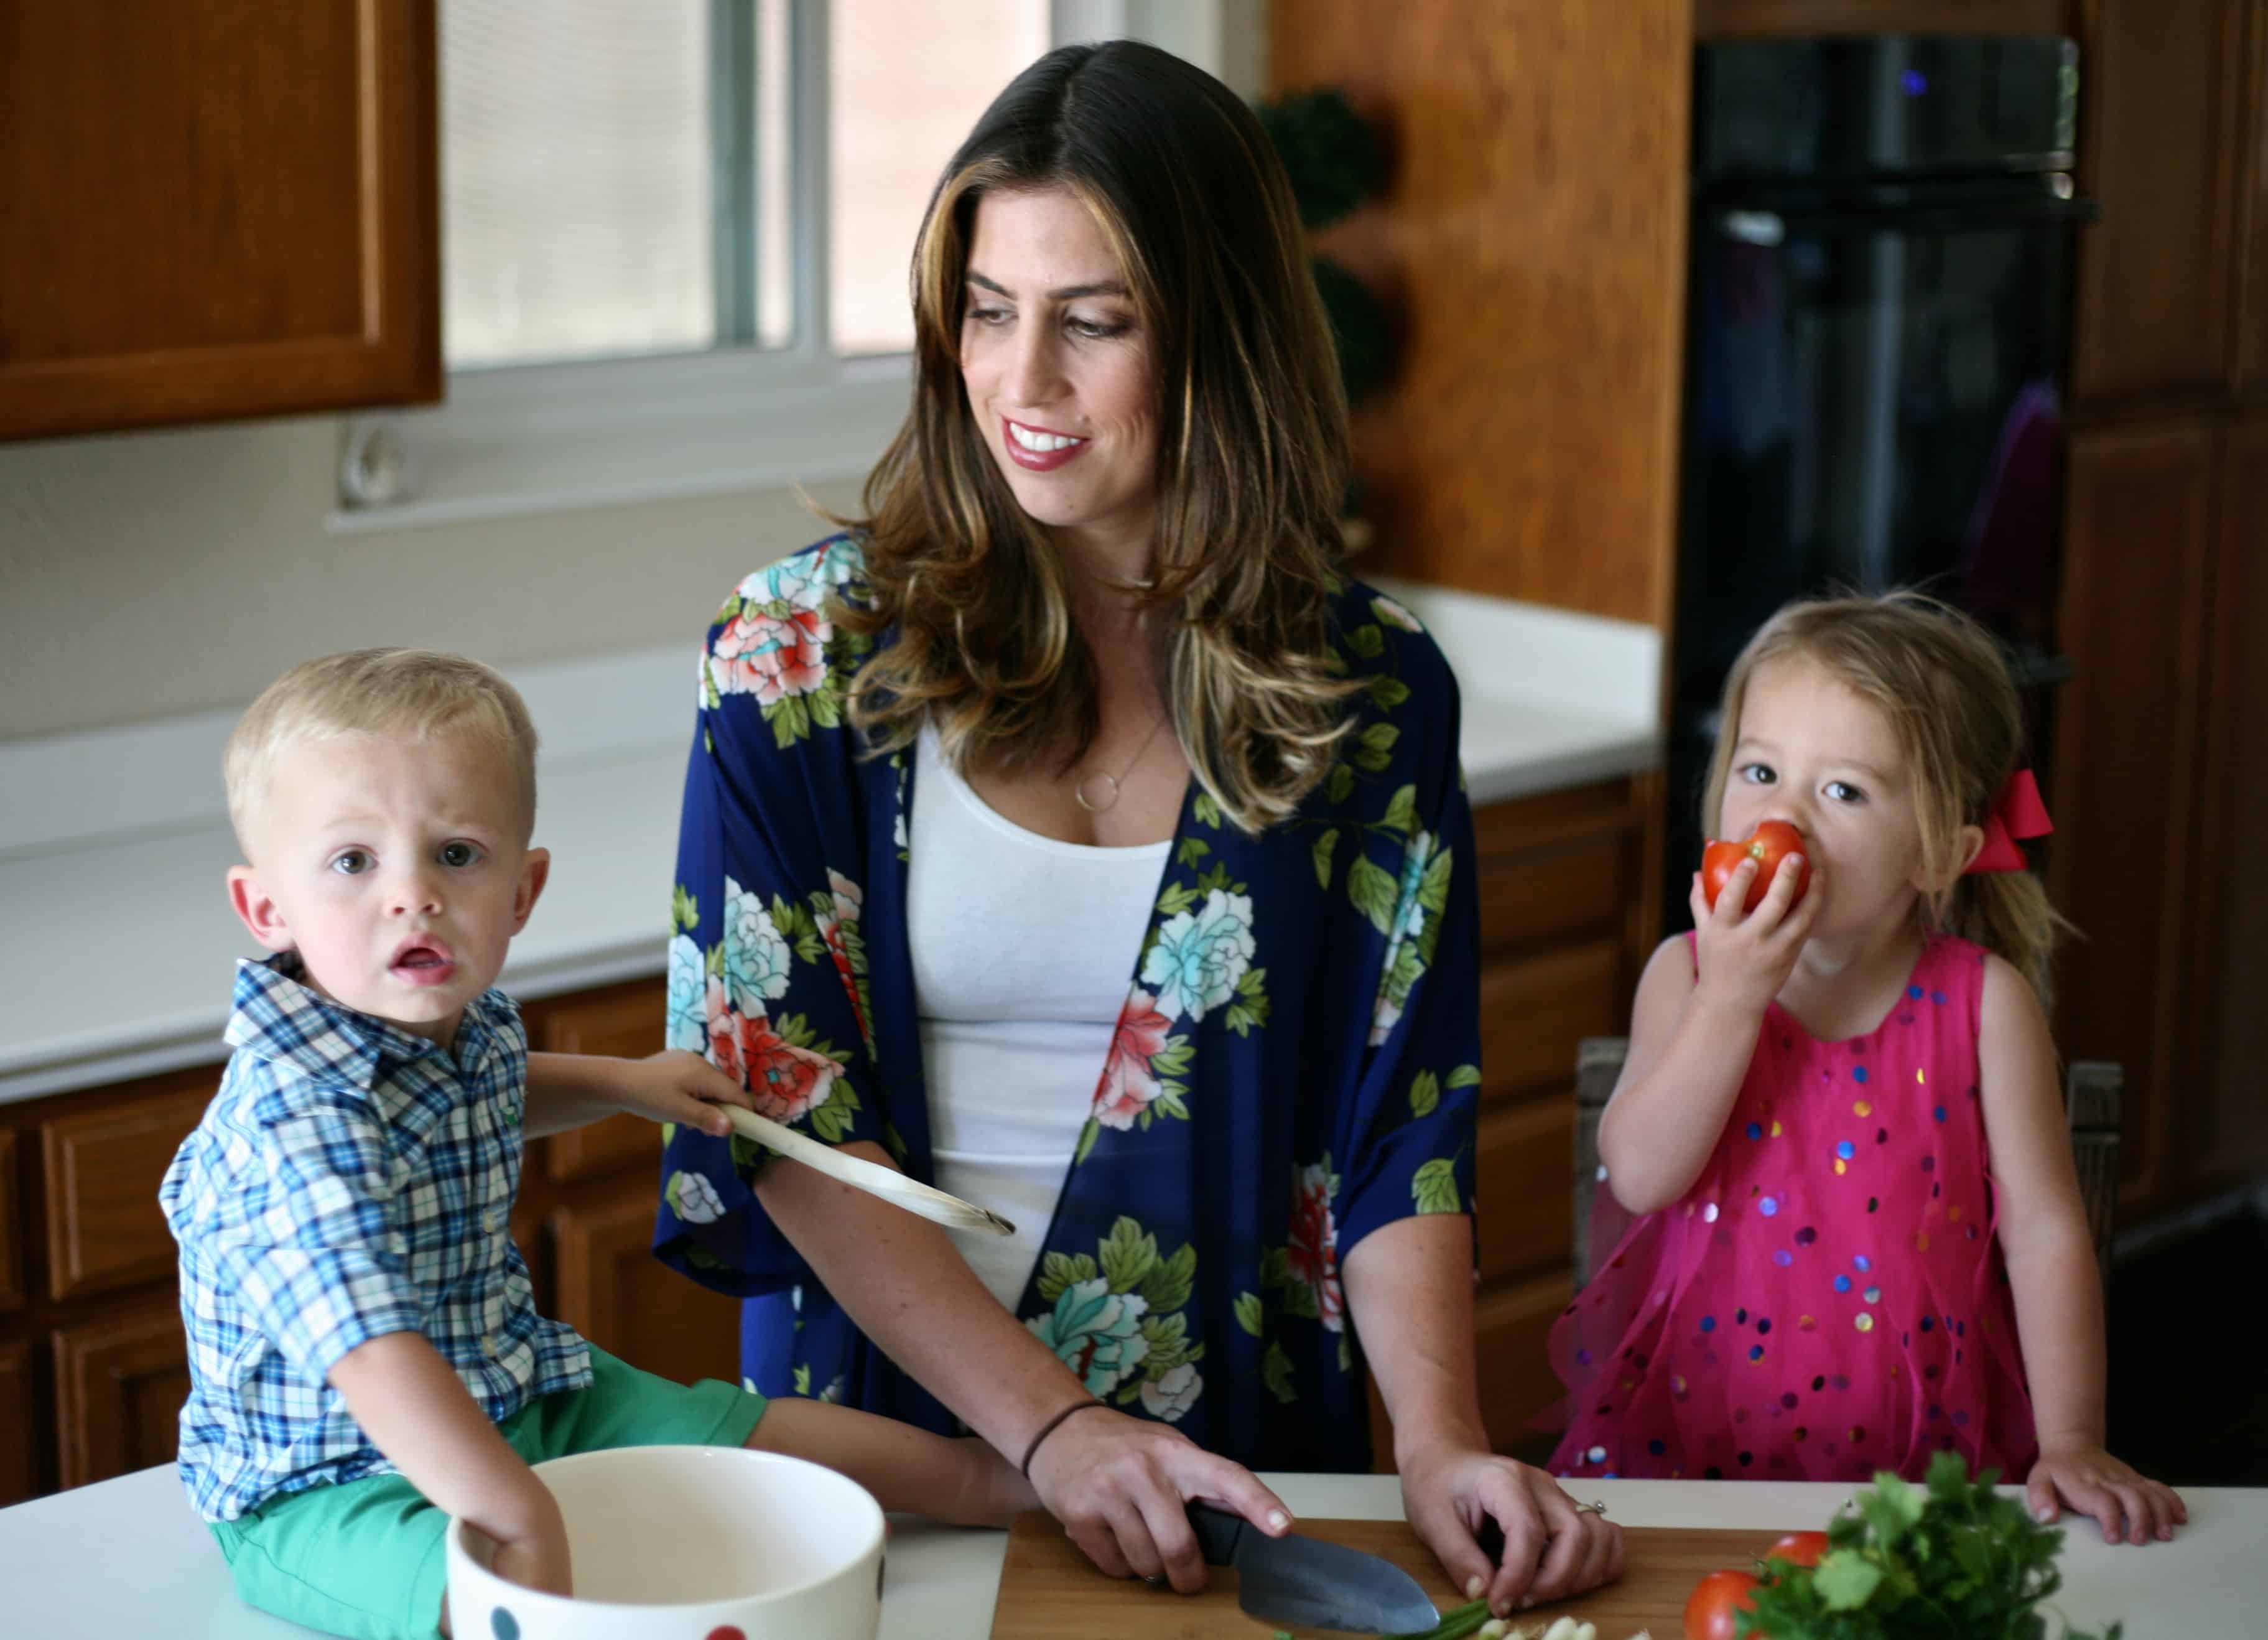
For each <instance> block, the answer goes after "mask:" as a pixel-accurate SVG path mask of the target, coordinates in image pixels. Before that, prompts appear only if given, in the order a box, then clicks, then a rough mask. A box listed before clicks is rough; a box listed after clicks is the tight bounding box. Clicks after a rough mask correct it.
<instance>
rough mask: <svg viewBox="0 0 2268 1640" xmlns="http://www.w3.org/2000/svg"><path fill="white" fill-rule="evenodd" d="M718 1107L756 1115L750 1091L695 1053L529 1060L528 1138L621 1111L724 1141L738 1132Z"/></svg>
mask: <svg viewBox="0 0 2268 1640" xmlns="http://www.w3.org/2000/svg"><path fill="white" fill-rule="evenodd" d="M719 1104H737V1105H740V1106H741V1107H742V1108H744V1109H746V1110H751V1111H753V1110H755V1108H756V1102H755V1100H754V1099H753V1098H751V1097H749V1095H748V1090H747V1089H746V1088H743V1087H742V1086H740V1083H739V1082H735V1081H734V1080H733V1078H732V1077H730V1076H727V1075H725V1073H724V1072H723V1071H720V1070H718V1068H717V1067H715V1066H714V1065H711V1063H710V1062H709V1061H708V1060H705V1059H703V1058H702V1057H701V1055H699V1054H698V1053H686V1052H684V1051H683V1050H681V1049H679V1050H674V1051H672V1052H668V1053H657V1054H654V1055H653V1056H652V1058H650V1059H643V1060H622V1059H609V1058H607V1057H605V1056H604V1055H601V1054H596V1053H531V1054H529V1055H528V1056H527V1113H526V1116H525V1118H524V1127H525V1131H526V1133H527V1137H529V1138H530V1139H541V1137H543V1135H545V1134H557V1133H564V1132H566V1131H567V1130H568V1129H569V1128H571V1127H583V1126H585V1124H586V1123H590V1122H595V1121H600V1120H602V1119H605V1118H607V1117H609V1116H615V1115H619V1114H621V1113H622V1112H624V1111H628V1112H632V1113H633V1114H635V1115H639V1116H645V1117H650V1118H652V1119H653V1120H655V1121H657V1122H678V1123H681V1124H683V1125H684V1126H686V1127H697V1128H699V1129H700V1130H701V1131H702V1132H703V1133H708V1134H716V1135H717V1136H718V1138H720V1139H721V1138H723V1137H724V1136H725V1135H726V1134H730V1133H731V1132H732V1131H733V1126H732V1124H731V1123H730V1122H728V1121H726V1120H725V1112H722V1111H720V1110H718V1109H717V1106H718V1105H719Z"/></svg>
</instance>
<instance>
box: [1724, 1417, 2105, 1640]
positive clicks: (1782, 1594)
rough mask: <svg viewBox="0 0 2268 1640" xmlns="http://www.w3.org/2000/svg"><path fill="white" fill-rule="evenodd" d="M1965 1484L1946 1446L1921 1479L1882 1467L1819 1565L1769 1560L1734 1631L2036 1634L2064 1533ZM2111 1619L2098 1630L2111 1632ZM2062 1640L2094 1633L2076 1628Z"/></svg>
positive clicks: (1820, 1636)
mask: <svg viewBox="0 0 2268 1640" xmlns="http://www.w3.org/2000/svg"><path fill="white" fill-rule="evenodd" d="M1997 1480H1999V1471H1998V1470H1997V1469H1987V1470H1985V1471H1984V1472H1983V1473H1982V1474H1979V1475H1978V1476H1977V1479H1976V1481H1974V1482H1973V1483H1972V1482H1971V1481H1970V1478H1969V1468H1968V1466H1967V1465H1966V1464H1964V1463H1962V1460H1961V1459H1960V1458H1959V1457H1957V1456H1956V1455H1955V1454H1954V1453H1952V1452H1940V1453H1938V1454H1937V1456H1936V1457H1935V1458H1934V1459H1932V1460H1931V1463H1930V1466H1929V1474H1928V1475H1927V1477H1926V1481H1925V1483H1924V1485H1923V1486H1920V1487H1916V1486H1912V1485H1910V1484H1908V1483H1907V1482H1906V1481H1902V1480H1900V1479H1899V1478H1898V1477H1897V1476H1896V1475H1895V1474H1890V1473H1889V1472H1888V1471H1883V1472H1881V1473H1880V1474H1876V1475H1875V1477H1874V1490H1872V1491H1870V1492H1861V1493H1859V1495H1858V1496H1857V1497H1855V1498H1854V1499H1852V1505H1855V1512H1854V1511H1853V1509H1852V1507H1846V1508H1845V1510H1844V1511H1842V1512H1841V1513H1839V1514H1837V1516H1836V1518H1835V1519H1834V1520H1833V1521H1831V1522H1830V1523H1829V1525H1828V1528H1827V1546H1828V1547H1827V1552H1826V1553H1825V1554H1824V1555H1821V1556H1820V1560H1819V1564H1818V1565H1817V1566H1816V1567H1810V1568H1807V1567H1801V1566H1792V1565H1790V1564H1789V1563H1788V1562H1785V1561H1775V1562H1771V1563H1770V1564H1771V1575H1770V1576H1768V1577H1766V1578H1765V1579H1764V1581H1763V1582H1761V1583H1759V1584H1758V1585H1756V1591H1755V1592H1754V1594H1753V1595H1752V1596H1751V1597H1750V1599H1751V1600H1752V1602H1753V1605H1752V1607H1751V1608H1750V1609H1749V1610H1748V1611H1742V1612H1740V1613H1739V1614H1737V1615H1736V1617H1735V1620H1734V1621H1735V1624H1736V1632H1737V1633H1738V1634H1740V1635H1741V1636H1743V1637H1744V1640H1746V1637H1747V1636H1758V1637H1759V1640H1761V1637H1762V1636H1770V1640H2040V1637H2041V1636H2044V1635H2045V1634H2046V1632H2047V1620H2046V1619H2045V1618H2043V1617H2042V1616H2041V1615H2040V1614H2039V1611H2038V1609H2037V1608H2038V1607H2039V1605H2040V1603H2041V1602H2042V1601H2043V1600H2045V1599H2047V1598H2048V1597H2049V1596H2050V1595H2051V1594H2053V1593H2054V1592H2056V1591H2057V1589H2058V1588H2060V1587H2061V1586H2062V1584H2063V1575H2062V1574H2061V1573H2060V1572H2058V1570H2056V1555H2058V1553H2059V1552H2060V1551H2061V1549H2062V1548H2063V1533H2061V1532H2059V1531H2058V1530H2056V1529H2054V1528H2052V1527H2049V1526H2043V1525H2040V1524H2039V1523H2038V1522H2037V1521H2036V1520H2034V1519H2033V1518H2031V1516H2030V1515H2029V1514H2028V1513H2027V1512H2026V1511H2025V1509H2024V1504H2023V1501H2022V1500H2021V1498H2015V1497H2003V1496H2000V1495H1999V1493H1998V1492H1995V1491H1994V1490H1993V1489H1992V1485H1993V1482H1994V1481H1997ZM2119 1632H2120V1630H2119V1626H2118V1625H2117V1624H2116V1623H2113V1624H2112V1625H2111V1626H2110V1630H2109V1632H2108V1633H2107V1635H2105V1636H2103V1640H2118V1636H2119ZM2066 1640H2094V1637H2093V1636H2088V1635H2084V1634H2081V1633H2080V1632H2079V1631H2077V1630H2075V1629H2074V1630H2073V1631H2071V1632H2070V1633H2069V1634H2068V1635H2066Z"/></svg>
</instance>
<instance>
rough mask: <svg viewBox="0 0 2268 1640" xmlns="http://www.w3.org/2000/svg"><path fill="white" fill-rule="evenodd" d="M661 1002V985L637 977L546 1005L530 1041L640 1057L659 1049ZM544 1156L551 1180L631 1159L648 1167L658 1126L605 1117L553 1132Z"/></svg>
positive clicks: (546, 1048)
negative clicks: (582, 1125)
mask: <svg viewBox="0 0 2268 1640" xmlns="http://www.w3.org/2000/svg"><path fill="white" fill-rule="evenodd" d="M665 1001H666V991H665V987H664V986H662V985H660V984H659V982H657V981H654V980H649V979H640V980H636V981H633V982H632V983H631V984H629V985H619V986H610V987H609V988H608V989H607V990H604V991H590V992H585V993H582V994H579V995H577V996H573V997H570V998H567V999H565V1000H563V1001H558V1002H555V1003H551V1004H549V1005H547V1006H546V1007H545V1008H543V1009H542V1011H541V1015H540V1016H538V1018H537V1020H536V1022H535V1025H534V1031H533V1033H532V1035H533V1037H534V1045H535V1046H536V1047H537V1048H539V1049H541V1051H543V1052H545V1053H606V1054H612V1055H615V1056H616V1057H619V1058H622V1059H644V1057H645V1056H646V1055H647V1054H649V1053H659V1052H660V1051H661V1045H662V1034H661V1032H662V1010H663V1007H664V1004H665ZM544 1155H545V1162H544V1166H545V1169H546V1171H549V1174H550V1175H551V1177H552V1178H556V1179H571V1178H593V1177H595V1176H597V1175H599V1174H600V1173H611V1172H614V1171H617V1170H619V1169H622V1168H625V1167H629V1166H631V1165H633V1164H643V1165H644V1166H645V1167H647V1168H649V1169H651V1168H652V1166H653V1165H654V1164H656V1163H658V1162H659V1160H660V1159H661V1129H660V1128H659V1127H658V1126H656V1125H655V1124H654V1123H652V1122H650V1121H647V1120H646V1119H644V1117H642V1116H610V1117H608V1119H606V1120H605V1121H603V1122H593V1123H592V1124H591V1125H590V1126H589V1127H578V1128H576V1129H575V1130H574V1131H573V1132H571V1133H564V1134H556V1135H555V1136H554V1137H553V1138H551V1139H550V1140H549V1141H547V1142H546V1144H545V1146H544Z"/></svg>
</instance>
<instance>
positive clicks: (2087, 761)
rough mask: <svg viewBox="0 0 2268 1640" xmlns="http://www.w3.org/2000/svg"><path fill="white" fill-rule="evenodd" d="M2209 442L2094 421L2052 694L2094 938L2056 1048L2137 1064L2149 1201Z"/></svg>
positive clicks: (2167, 1159)
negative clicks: (2097, 425)
mask: <svg viewBox="0 0 2268 1640" xmlns="http://www.w3.org/2000/svg"><path fill="white" fill-rule="evenodd" d="M2214 447H2215V445H2214V436H2213V430H2212V428H2211V427H2209V426H2206V425H2202V424H2185V425H2172V426H2161V425H2151V426H2147V427H2142V428H2132V429H2119V430H2116V431H2110V432H2094V433H2085V434H2081V435H2080V436H2079V437H2077V438H2075V439H2074V440H2073V441H2072V449H2071V464H2070V479H2069V487H2068V491H2067V499H2066V504H2065V505H2066V511H2065V532H2064V555H2065V556H2064V586H2063V597H2062V607H2061V609H2060V611H2059V614H2058V630H2059V632H2060V633H2061V637H2062V643H2063V647H2064V650H2065V653H2066V654H2068V655H2070V657H2071V659H2072V664H2073V669H2074V673H2075V676H2073V680H2072V681H2071V683H2068V684H2066V686H2065V689H2064V692H2063V698H2061V699H2060V700H2059V701H2058V705H2057V735H2056V745H2055V760H2054V765H2053V768H2054V776H2053V779H2054V789H2053V790H2052V791H2051V792H2050V793H2049V794H2048V796H2049V806H2050V807H2051V809H2052V810H2053V812H2054V814H2055V816H2056V826H2057V831H2056V834H2055V836H2054V838H2052V839H2051V842H2050V843H2049V845H2048V848H2047V880H2048V891H2049V894H2050V897H2051V898H2052V899H2053V900H2054V901H2055V903H2056V905H2058V907H2059V908H2060V909H2061V910H2062V911H2063V912H2064V914H2065V915H2066V916H2067V917H2069V918H2070V919H2071V920H2073V922H2075V923H2076V924H2078V926H2079V928H2080V932H2081V934H2082V935H2084V936H2085V937H2084V938H2083V939H2081V940H2079V941H2075V942H2073V943H2072V944H2071V945H2070V946H2068V947H2066V949H2065V951H2064V953H2063V956H2062V959H2061V961H2060V963H2059V964H2058V987H2059V990H2060V996H2059V999H2058V1031H2057V1044H2058V1046H2059V1047H2060V1048H2061V1050H2062V1052H2063V1053H2064V1055H2065V1057H2066V1058H2067V1059H2073V1060H2116V1061H2117V1062H2118V1063H2119V1064H2120V1065H2123V1066H2124V1067H2125V1073H2126V1097H2125V1100H2124V1119H2125V1135H2124V1143H2123V1145H2122V1146H2121V1148H2120V1153H2119V1154H2120V1165H2121V1170H2122V1171H2123V1173H2124V1179H2125V1190H2126V1194H2127V1196H2128V1198H2129V1200H2130V1201H2131V1202H2132V1203H2134V1204H2137V1205H2143V1204H2153V1203H2155V1202H2156V1201H2158V1200H2161V1198H2162V1197H2163V1196H2164V1194H2165V1193H2166V1192H2167V1189H2168V1187H2169V1169H2172V1168H2174V1167H2175V1166H2176V1163H2175V1159H2174V1157H2173V1156H2172V1154H2171V1152H2172V1144H2173V1137H2174V1134H2173V1122H2174V1112H2175V1107H2176V1104H2177V1103H2179V1102H2180V1101H2181V1098H2182V1095H2183V1089H2182V1087H2181V1086H2180V1080H2179V1079H2180V1077H2181V1075H2182V1071H2183V1064H2182V1060H2183V1055H2182V1053H2181V1052H2180V1049H2179V1028H2178V1011H2179V1009H2180V1007H2181V1003H2182V999H2183V994H2184V993H2185V989H2186V984H2187V974H2186V971H2185V970H2186V966H2187V963H2186V955H2187V952H2188V949H2189V942H2190V940H2191V935H2192V926H2191V918H2192V915H2193V912H2194V911H2195V904H2194V901H2193V899H2192V895H2191V889H2192V886H2193V885H2192V884H2191V881H2190V873H2191V866H2192V864H2193V861H2192V856H2191V845H2190V842H2189V834H2190V828H2191V825H2192V824H2194V823H2195V821H2196V818H2197V814H2198V810H2197V808H2196V805H2195V800H2194V794H2195V793H2196V790H2197V755H2198V724H2199V721H2200V718H2201V707H2200V702H2201V698H2202V697H2201V688H2202V677H2201V672H2202V666H2201V656H2202V654H2203V638H2204V629H2205V619H2204V617H2205V598H2206V595H2207V574H2208V568H2209V558H2210V550H2211V546H2212V539H2213V538H2212V528H2211V527H2212V520H2213V510H2212V509H2213V457H2214Z"/></svg>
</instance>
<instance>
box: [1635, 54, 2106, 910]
mask: <svg viewBox="0 0 2268 1640" xmlns="http://www.w3.org/2000/svg"><path fill="white" fill-rule="evenodd" d="M2078 92H2079V59H2078V52H2077V48H2076V47H2075V46H2074V45H2073V43H2072V42H2071V41H2066V40H2063V39H2045V38H1962V39H1920V38H1869V39H1852V40H1833V41H1742V42H1727V43H1722V44H1708V45H1704V46H1702V47H1701V48H1699V49H1698V51H1697V56H1696V63H1695V83H1694V144H1693V153H1694V178H1693V191H1692V222H1691V237H1690V247H1691V248H1690V255H1691V262H1690V278H1689V284H1688V309H1687V315H1688V329H1687V351H1686V372H1685V405H1684V417H1683V470H1682V478H1681V496H1680V507H1679V534H1680V539H1679V545H1678V573H1677V612H1676V624H1675V630H1674V632H1673V634H1672V640H1671V654H1672V662H1671V664H1672V687H1673V705H1672V716H1671V735H1670V748H1669V758H1670V779H1671V788H1670V801H1671V815H1670V830H1669V846H1670V854H1669V875H1668V886H1669V890H1670V892H1669V894H1668V898H1667V903H1666V904H1665V906H1664V911H1665V913H1666V918H1667V920H1668V922H1670V923H1671V924H1672V925H1673V926H1674V925H1676V924H1678V923H1679V922H1681V921H1682V920H1683V917H1684V905H1685V884H1686V882H1687V878H1688V876H1689V875H1690V872H1691V870H1692V869H1693V868H1694V866H1695V865H1696V864H1697V862H1698V861H1699V857H1700V840H1701V838H1700V832H1699V827H1698V816H1697V807H1698V802H1699V797H1700V788H1701V783H1702V780H1703V779H1704V778H1705V774H1706V771H1707V766H1708V765H1707V759H1708V754H1709V750H1710V746H1711V743H1712V740H1713V737H1714V733H1715V727H1716V725H1715V706H1716V701H1717V696H1718V693H1719V689H1720V688H1721V686H1722V684H1723V682H1724V678H1725V674H1726V672H1727V669H1729V667H1730V665H1731V663H1732V661H1733V659H1734V656H1735V655H1736V654H1738V653H1739V651H1740V648H1741V646H1742V644H1743V643H1745V642H1746V641H1747V639H1748V637H1749V634H1750V633H1751V632H1754V631H1755V629H1756V626H1757V625H1758V624H1760V623H1761V622H1762V621H1763V620H1764V618H1765V617H1767V616H1769V615H1770V614H1771V611H1772V610H1773V609H1776V608H1778V606H1779V605H1780V604H1781V603H1782V602H1786V600H1787V599H1789V598H1792V597H1795V596H1798V595H1802V594H1807V593H1816V592H1823V591H1829V590H1832V589H1836V588H1841V587H1848V588H1854V589H1859V590H1867V591H1874V590H1881V589H1884V588H1887V587H1898V586H1920V587H1925V588H1926V589H1928V590H1930V591H1933V592H1934V593H1935V594H1937V595H1939V596H1940V597H1943V598H1946V599H1948V601H1949V602H1954V603H1957V604H1959V605H1961V606H1962V607H1963V608H1965V609H1969V610H1970V612H1972V613H1974V614H1976V615H1977V616H1978V617H1981V618H1982V619H1984V620H1985V623H1986V624H1988V625H1990V626H1991V627H1992V630H1993V631H1994V632H1997V633H1998V634H1999V635H2000V637H2001V638H2002V639H2003V640H2004V641H2005V643H2006V644H2007V648H2008V653H2009V655H2010V659H2011V661H2012V663H2013V664H2014V668H2015V669H2016V672H2017V676H2018V679H2019V682H2020V683H2022V684H2023V685H2025V689H2026V698H2027V711H2028V714H2029V716H2030V717H2031V718H2032V720H2033V722H2032V729H2033V745H2034V748H2035V750H2036V751H2042V750H2043V749H2044V747H2045V745H2046V744H2047V728H2048V719H2049V715H2050V713H2051V708H2052V688H2051V685H2052V684H2053V683H2055V682H2056V681H2058V679H2059V678H2060V677H2061V676H2065V675H2066V669H2065V667H2064V665H2063V663H2062V662H2061V661H2060V660H2059V659H2058V656H2057V654H2056V649H2055V631H2054V622H2053V619H2052V616H2053V610H2054V600H2055V584H2056V543H2057V537H2058V528H2059V525H2060V517H2059V508H2058V497H2059V495H2060V491H2061V479H2060V458H2061V450H2062V437H2061V416H2060V410H2061V404H2062V389H2063V381H2064V373H2065V371H2064V367H2065V357H2066V346H2067V343H2068V338H2069V336H2070V329H2071V299H2070V293H2071V284H2072V261H2073V240H2074V236H2075V233H2076V231H2077V228H2078V226H2079V225H2080V224H2081V223H2083V222H2084V221H2086V220H2087V219H2088V218H2089V217H2091V216H2092V215H2093V214H2094V207H2093V206H2092V204H2091V203H2089V202H2088V201H2087V200H2085V199H2082V198H2080V197H2079V196H2077V194H2076V192H2075V190H2074V188H2073V181H2072V175H2071V166H2072V164H2073V153H2074V151H2075V148H2076V134H2075V129H2074V122H2075V120H2076V116H2077V109H2078Z"/></svg>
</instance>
